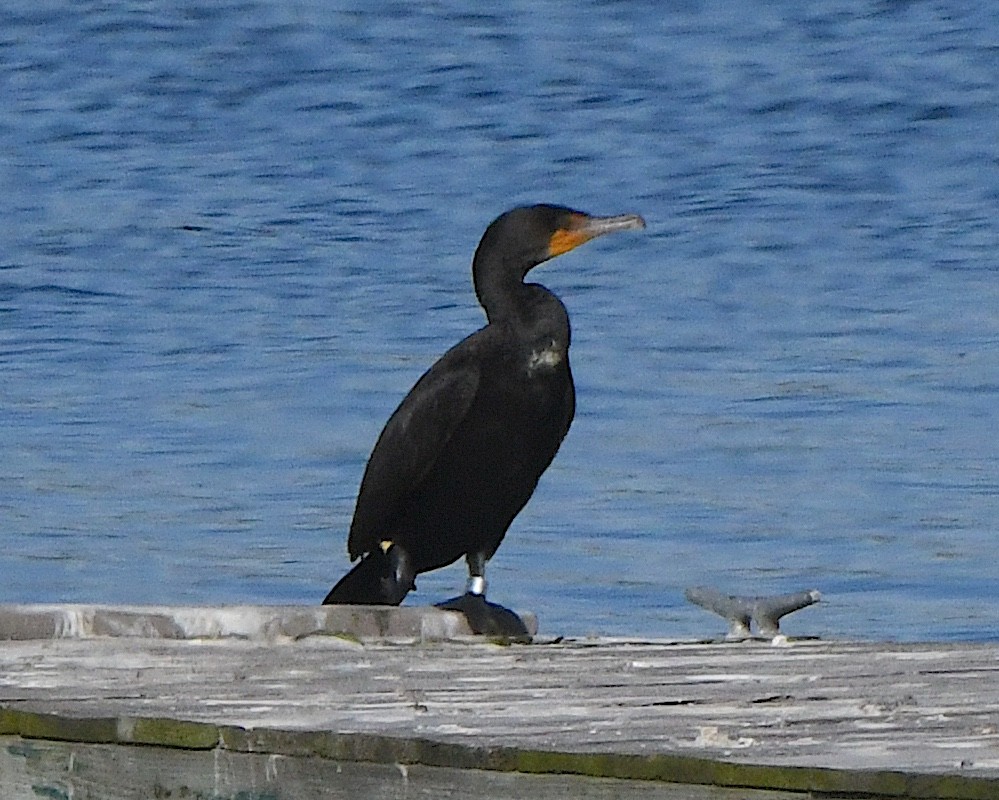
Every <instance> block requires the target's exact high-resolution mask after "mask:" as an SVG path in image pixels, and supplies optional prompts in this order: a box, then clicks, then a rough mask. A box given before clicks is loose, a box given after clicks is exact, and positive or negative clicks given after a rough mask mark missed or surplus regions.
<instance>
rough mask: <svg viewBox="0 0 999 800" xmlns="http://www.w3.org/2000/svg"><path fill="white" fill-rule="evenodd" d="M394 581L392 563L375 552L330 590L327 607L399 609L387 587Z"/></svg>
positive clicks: (380, 552) (362, 560) (365, 557)
mask: <svg viewBox="0 0 999 800" xmlns="http://www.w3.org/2000/svg"><path fill="white" fill-rule="evenodd" d="M391 580H392V564H391V562H390V560H389V558H388V556H387V555H386V554H385V553H383V552H382V551H381V550H373V551H372V552H370V553H368V554H367V555H365V556H364V558H362V559H361V560H360V561H359V562H358V563H357V564H356V565H355V566H354V568H353V569H352V570H351V571H350V572H348V573H347V574H346V575H344V576H343V577H342V578H340V580H339V581H338V582H337V585H336V586H334V587H333V588H332V589H330V593H329V594H328V595H326V599H325V600H323V605H326V606H331V605H353V606H357V605H374V606H397V605H399V603H400V602H402V598H401V597H400V598H399V599H398V600H396V601H395V602H392V598H391V597H389V596H388V593H387V592H386V587H387V586H388V585H390V582H391Z"/></svg>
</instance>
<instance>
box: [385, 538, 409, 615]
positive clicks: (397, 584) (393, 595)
mask: <svg viewBox="0 0 999 800" xmlns="http://www.w3.org/2000/svg"><path fill="white" fill-rule="evenodd" d="M381 547H382V551H383V552H384V553H385V556H386V558H388V562H389V573H388V575H387V576H386V577H384V578H382V579H381V584H382V594H383V595H384V597H385V602H386V603H388V604H389V605H393V606H397V605H399V603H401V602H402V601H403V599H404V598H405V597H406V595H407V594H409V593H410V592H411V591H412V590H413V589H415V588H416V573H415V572H414V571H413V564H412V562H411V561H410V559H409V553H407V552H406V551H405V550H403V549H402V548H401V547H399V545H397V544H395V543H393V542H382V544H381Z"/></svg>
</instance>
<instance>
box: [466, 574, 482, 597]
mask: <svg viewBox="0 0 999 800" xmlns="http://www.w3.org/2000/svg"><path fill="white" fill-rule="evenodd" d="M465 591H466V592H467V593H468V594H480V595H481V594H485V593H486V579H485V578H483V577H482V576H481V575H469V576H468V583H467V584H466V585H465Z"/></svg>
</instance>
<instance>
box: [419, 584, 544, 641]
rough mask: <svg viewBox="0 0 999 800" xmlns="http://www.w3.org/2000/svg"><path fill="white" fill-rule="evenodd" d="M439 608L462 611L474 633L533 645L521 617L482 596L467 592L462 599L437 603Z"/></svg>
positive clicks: (455, 598) (456, 598)
mask: <svg viewBox="0 0 999 800" xmlns="http://www.w3.org/2000/svg"><path fill="white" fill-rule="evenodd" d="M437 608H443V609H445V610H446V611H460V612H461V613H462V614H464V615H465V619H467V620H468V627H470V628H471V629H472V633H477V634H480V635H482V636H496V637H502V638H504V639H508V640H510V641H511V642H517V643H519V644H530V643H531V640H532V637H531V634H530V632H529V631H528V630H527V626H526V625H525V624H524V621H523V620H522V619H521V618H520V617H518V616H517V615H516V614H515V613H514V612H513V611H511V610H510V609H509V608H504V607H503V606H501V605H498V604H496V603H490V602H489V601H488V600H486V598H485V597H483V596H482V595H481V594H475V593H473V592H466V593H465V594H463V595H461V596H460V597H452V598H451V599H450V600H445V601H444V602H443V603H437Z"/></svg>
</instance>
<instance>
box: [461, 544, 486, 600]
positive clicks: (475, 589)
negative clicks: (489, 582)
mask: <svg viewBox="0 0 999 800" xmlns="http://www.w3.org/2000/svg"><path fill="white" fill-rule="evenodd" d="M465 563H466V564H468V582H467V583H466V584H465V593H466V594H474V595H479V596H480V597H485V596H486V557H485V556H484V555H483V554H482V553H468V554H467V555H466V556H465Z"/></svg>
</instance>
